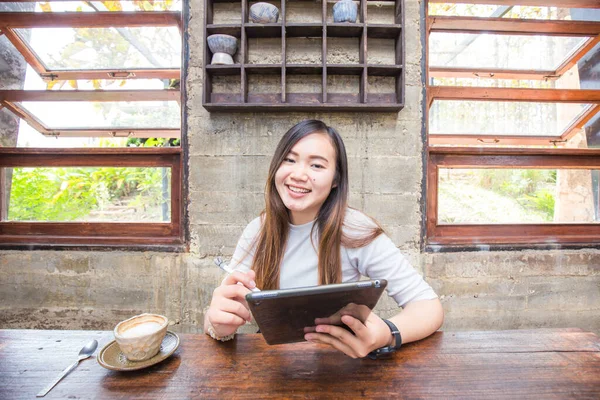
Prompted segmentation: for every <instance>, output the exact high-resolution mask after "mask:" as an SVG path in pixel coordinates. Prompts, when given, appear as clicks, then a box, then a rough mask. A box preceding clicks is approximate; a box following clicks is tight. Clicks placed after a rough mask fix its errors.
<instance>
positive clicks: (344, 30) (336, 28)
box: [327, 23, 364, 37]
mask: <svg viewBox="0 0 600 400" xmlns="http://www.w3.org/2000/svg"><path fill="white" fill-rule="evenodd" d="M363 28H364V24H356V23H354V24H351V23H332V24H327V37H361V36H362V33H363Z"/></svg>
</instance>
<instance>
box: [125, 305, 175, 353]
mask: <svg viewBox="0 0 600 400" xmlns="http://www.w3.org/2000/svg"><path fill="white" fill-rule="evenodd" d="M168 324H169V320H168V318H167V317H165V316H162V315H158V314H140V315H136V316H135V317H131V318H129V319H126V320H125V321H121V322H119V323H118V324H117V326H116V327H115V330H114V334H115V340H116V341H117V344H118V345H119V347H120V348H121V351H122V352H123V354H124V355H125V357H127V359H128V360H130V361H144V360H147V359H149V358H152V357H154V356H155V355H156V354H157V353H158V351H159V350H160V344H161V343H162V341H163V339H164V337H165V334H166V333H167V325H168Z"/></svg>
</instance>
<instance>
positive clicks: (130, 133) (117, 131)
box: [43, 127, 181, 139]
mask: <svg viewBox="0 0 600 400" xmlns="http://www.w3.org/2000/svg"><path fill="white" fill-rule="evenodd" d="M43 134H44V135H45V136H53V137H136V138H174V139H179V138H180V137H181V130H180V129H167V128H151V129H149V128H145V129H140V128H106V129H87V128H68V129H62V128H54V127H49V128H48V131H47V132H46V133H43Z"/></svg>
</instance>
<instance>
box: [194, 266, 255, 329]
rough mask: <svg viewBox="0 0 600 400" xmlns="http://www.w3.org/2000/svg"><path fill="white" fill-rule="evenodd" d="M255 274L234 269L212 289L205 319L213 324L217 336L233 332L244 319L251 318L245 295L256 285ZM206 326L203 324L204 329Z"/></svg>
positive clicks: (243, 322)
mask: <svg viewBox="0 0 600 400" xmlns="http://www.w3.org/2000/svg"><path fill="white" fill-rule="evenodd" d="M255 276H256V274H255V272H254V271H252V270H250V271H248V272H246V273H244V272H242V271H235V272H234V273H232V274H230V275H228V276H227V277H226V278H225V279H224V280H223V282H222V283H221V286H218V287H217V288H216V289H215V290H214V292H213V297H212V301H211V302H210V307H209V308H208V311H207V312H206V320H207V322H208V323H210V324H211V325H212V326H213V329H214V330H215V333H216V334H217V335H218V336H219V337H224V336H228V335H231V334H232V333H235V331H236V330H237V329H238V328H239V327H240V326H242V325H244V324H245V323H246V321H250V320H251V319H252V316H251V314H250V310H249V308H248V303H246V295H247V294H248V293H250V289H252V288H254V287H256V283H255V282H254V278H255ZM239 283H241V284H239ZM207 328H208V326H207V324H205V326H204V329H205V331H206V330H207Z"/></svg>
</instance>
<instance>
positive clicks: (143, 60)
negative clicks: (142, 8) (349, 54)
mask: <svg viewBox="0 0 600 400" xmlns="http://www.w3.org/2000/svg"><path fill="white" fill-rule="evenodd" d="M16 32H17V33H18V34H19V36H20V37H21V38H22V39H23V40H24V41H26V42H27V43H28V44H29V46H30V47H31V48H32V49H33V51H34V52H35V53H36V55H37V57H38V58H39V59H40V60H41V61H42V62H43V63H44V64H45V66H46V67H47V68H48V69H50V70H59V71H60V70H76V69H83V70H88V69H134V68H144V69H152V68H157V69H160V68H180V66H181V36H180V34H179V29H178V28H177V27H176V26H169V27H141V28H35V29H16Z"/></svg>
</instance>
